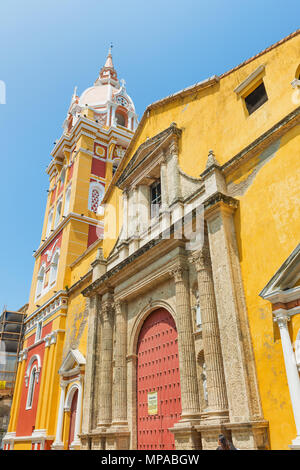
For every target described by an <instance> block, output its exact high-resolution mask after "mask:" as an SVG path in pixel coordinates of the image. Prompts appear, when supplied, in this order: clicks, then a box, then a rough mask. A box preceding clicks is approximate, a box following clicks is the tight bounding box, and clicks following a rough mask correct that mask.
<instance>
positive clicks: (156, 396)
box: [137, 308, 181, 450]
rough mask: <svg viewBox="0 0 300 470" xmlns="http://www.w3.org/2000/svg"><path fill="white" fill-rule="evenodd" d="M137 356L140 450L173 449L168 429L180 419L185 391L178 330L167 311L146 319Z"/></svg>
mask: <svg viewBox="0 0 300 470" xmlns="http://www.w3.org/2000/svg"><path fill="white" fill-rule="evenodd" d="M137 355H138V360H137V443H138V445H137V448H138V449H140V450H142V449H165V450H173V449H175V443H174V435H173V433H171V432H170V431H168V429H169V428H170V427H172V426H173V425H174V424H175V423H176V422H177V421H179V419H180V415H181V391H180V375H179V358H178V343H177V330H176V326H175V322H174V320H173V317H172V316H171V315H170V314H169V312H168V311H167V310H165V309H163V308H161V309H159V310H155V311H154V312H153V313H151V314H150V315H149V317H148V318H147V319H146V321H145V323H144V324H143V326H142V329H141V332H140V335H139V339H138V346H137ZM152 413H153V414H152Z"/></svg>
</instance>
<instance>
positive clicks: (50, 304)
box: [9, 48, 137, 448]
mask: <svg viewBox="0 0 300 470" xmlns="http://www.w3.org/2000/svg"><path fill="white" fill-rule="evenodd" d="M136 126H137V115H136V112H135V107H134V104H133V101H132V99H131V98H130V96H129V95H128V93H127V91H126V88H125V81H124V80H121V81H119V79H118V75H117V72H116V70H115V68H114V65H113V60H112V53H111V48H110V49H109V51H108V55H107V58H106V62H105V64H104V66H103V67H102V69H101V70H100V73H99V76H98V77H97V79H96V81H95V83H94V85H93V86H91V87H89V88H87V89H86V90H85V91H83V93H82V94H81V95H79V94H78V93H77V88H75V89H74V92H73V95H72V98H71V102H70V106H69V108H68V111H67V115H66V118H65V121H64V123H63V132H62V135H61V136H60V138H59V139H58V140H57V141H56V142H55V146H54V148H53V150H52V152H51V161H50V163H49V165H48V168H47V174H48V175H49V189H48V197H47V204H46V210H45V217H44V224H43V229H42V236H41V241H40V244H39V246H38V247H37V249H36V251H35V253H34V257H35V265H34V272H33V279H32V284H31V292H30V299H29V305H28V310H27V317H26V319H25V322H24V323H25V332H24V344H23V347H24V349H23V351H22V352H21V355H20V365H19V369H18V378H17V388H18V393H16V396H15V402H14V404H13V408H12V415H11V420H10V425H9V432H10V433H11V435H16V436H18V437H21V436H32V440H31V442H32V443H33V444H32V445H33V446H36V445H39V446H42V448H50V446H51V445H52V448H61V445H62V443H61V436H60V434H59V433H60V431H59V430H60V428H59V426H60V425H59V423H58V424H57V430H56V432H57V436H56V438H55V442H54V443H53V444H52V443H51V442H50V441H49V442H48V441H47V439H48V438H47V437H45V430H47V435H49V436H50V435H53V434H54V433H55V430H54V428H53V419H52V417H51V413H48V411H47V409H48V408H49V409H56V406H57V397H59V396H60V389H59V382H58V380H57V377H58V375H57V374H58V369H59V367H60V364H61V361H62V355H63V350H64V346H65V343H66V335H68V334H69V330H68V329H67V323H66V321H67V320H66V318H67V316H68V315H69V305H70V303H71V301H73V300H74V299H73V297H72V292H74V289H75V290H76V289H77V288H78V284H80V282H81V281H82V279H89V275H90V263H91V260H90V257H91V256H92V255H93V254H94V251H95V250H96V249H97V247H98V242H99V239H102V237H103V231H104V224H103V208H102V206H101V202H102V199H103V197H104V194H105V191H106V188H107V187H108V186H109V184H110V183H111V180H112V177H113V174H114V172H115V170H116V168H117V167H118V164H119V162H120V160H121V159H122V157H123V155H124V154H125V151H126V149H127V147H128V145H129V143H130V141H131V139H132V137H133V134H134V131H135V129H136ZM78 266H80V268H78ZM78 298H79V299H80V298H81V296H80V293H79V294H78ZM74 308H75V307H74ZM83 311H84V308H83ZM72 344H73V343H72ZM70 347H71V348H72V347H73V346H72V345H71V346H70ZM24 374H25V379H26V380H25V381H24V380H23V379H24ZM39 377H40V379H39ZM49 384H50V385H49ZM28 387H29V388H30V394H29V392H28V390H29V389H28ZM29 395H30V397H31V400H30V402H29V401H28V400H27V401H26V399H25V398H24V397H28V396H29ZM32 430H34V431H32ZM32 433H33V434H32ZM30 439H31V438H30ZM76 439H77V438H76V437H74V442H77V441H76ZM37 442H38V443H39V444H36V443H37ZM34 443H35V444H34ZM74 445H75V444H74ZM33 448H36V447H33Z"/></svg>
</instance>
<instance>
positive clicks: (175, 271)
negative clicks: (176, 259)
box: [170, 264, 188, 283]
mask: <svg viewBox="0 0 300 470" xmlns="http://www.w3.org/2000/svg"><path fill="white" fill-rule="evenodd" d="M187 271H188V268H187V267H186V266H184V265H182V264H178V265H177V266H174V267H173V268H172V269H171V271H170V274H171V276H172V277H174V280H175V283H177V282H183V279H184V274H185V272H187Z"/></svg>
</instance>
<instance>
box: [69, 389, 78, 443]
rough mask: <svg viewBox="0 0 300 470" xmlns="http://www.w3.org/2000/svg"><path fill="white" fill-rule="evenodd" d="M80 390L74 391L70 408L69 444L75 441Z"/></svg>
mask: <svg viewBox="0 0 300 470" xmlns="http://www.w3.org/2000/svg"><path fill="white" fill-rule="evenodd" d="M77 399H78V390H76V392H75V393H74V396H73V400H72V404H71V409H70V428H69V441H68V443H69V445H68V447H70V445H71V444H72V442H73V441H74V431H75V421H76V408H77Z"/></svg>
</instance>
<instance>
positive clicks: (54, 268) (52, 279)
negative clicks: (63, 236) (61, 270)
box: [50, 251, 59, 286]
mask: <svg viewBox="0 0 300 470" xmlns="http://www.w3.org/2000/svg"><path fill="white" fill-rule="evenodd" d="M58 261H59V251H57V252H56V253H55V255H54V256H53V259H52V263H51V268H50V286H51V285H52V284H53V283H54V282H55V281H56V277H57V268H58Z"/></svg>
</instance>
